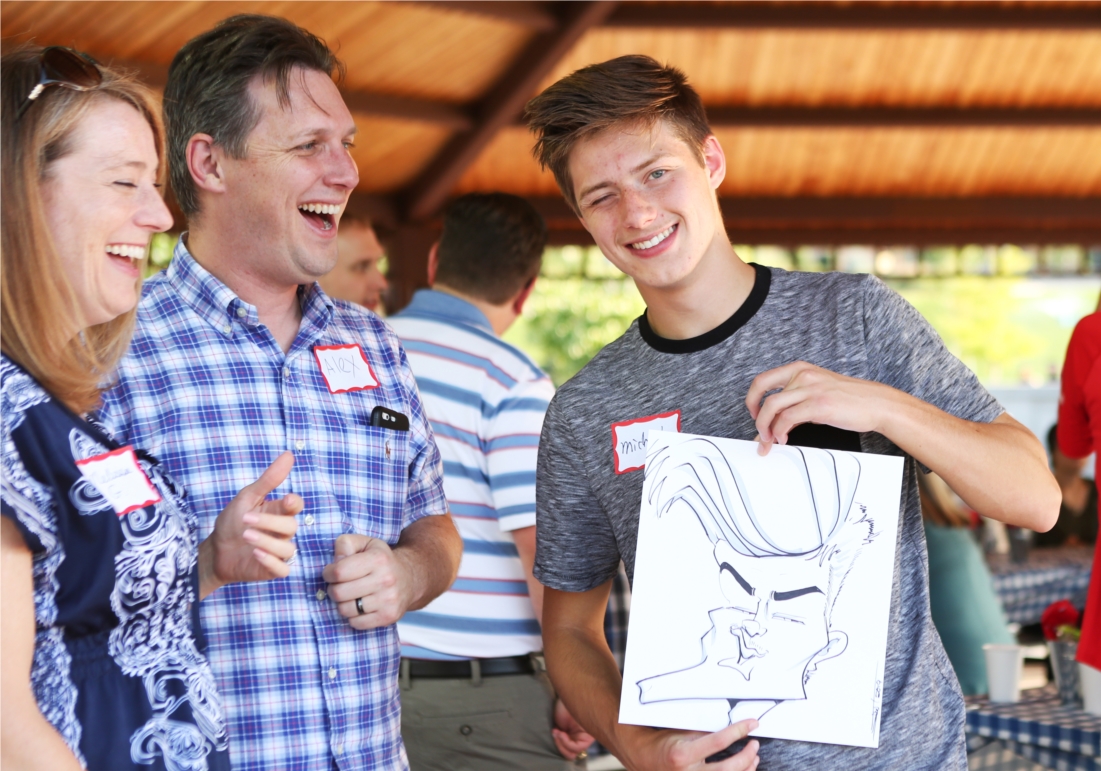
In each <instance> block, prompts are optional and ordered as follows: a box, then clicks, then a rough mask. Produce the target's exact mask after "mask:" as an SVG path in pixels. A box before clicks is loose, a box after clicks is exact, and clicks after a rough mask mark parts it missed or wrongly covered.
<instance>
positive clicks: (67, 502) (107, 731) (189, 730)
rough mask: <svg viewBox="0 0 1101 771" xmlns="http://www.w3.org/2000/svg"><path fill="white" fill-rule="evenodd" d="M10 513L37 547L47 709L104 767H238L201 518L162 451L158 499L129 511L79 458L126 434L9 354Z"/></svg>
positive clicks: (2, 379)
mask: <svg viewBox="0 0 1101 771" xmlns="http://www.w3.org/2000/svg"><path fill="white" fill-rule="evenodd" d="M0 413H2V415H0V427H2V441H3V450H2V456H3V474H2V478H0V479H2V491H0V513H2V514H3V516H4V517H7V518H8V519H10V520H11V521H12V522H14V523H15V525H16V526H17V527H18V529H19V531H20V532H21V533H22V535H23V538H24V540H25V541H26V543H27V547H28V548H29V549H30V550H31V553H32V555H33V574H34V609H35V618H36V633H35V647H34V661H33V664H32V666H31V686H32V689H33V691H34V694H35V697H36V698H37V700H38V706H39V709H41V711H42V714H43V715H44V716H45V717H46V719H47V720H48V721H49V722H50V723H51V724H52V725H53V726H54V727H55V728H56V729H57V730H58V732H59V733H60V734H61V736H62V737H63V738H64V739H65V741H66V742H67V743H68V745H69V747H70V748H71V749H72V750H73V752H74V753H75V754H76V756H77V758H78V759H80V760H81V762H82V763H83V764H84V765H85V767H86V768H89V769H93V770H94V771H123V770H125V769H141V770H142V771H144V770H145V769H165V770H166V771H167V770H169V769H171V770H172V771H177V770H179V771H202V770H205V769H211V770H213V769H220V770H221V769H229V753H228V736H227V733H226V722H225V715H224V712H223V709H222V701H221V697H220V696H219V695H218V691H217V688H216V687H215V684H214V676H213V673H212V672H211V670H210V665H209V664H208V663H207V660H206V657H205V656H204V655H203V652H202V651H203V649H204V648H205V643H204V641H203V639H202V631H201V628H200V626H199V614H198V597H199V586H198V570H197V569H196V560H197V555H198V547H197V545H196V521H195V517H194V515H193V514H192V513H191V511H190V509H189V508H188V507H187V505H186V504H185V503H184V500H183V491H182V490H181V489H180V488H179V487H178V486H177V485H176V484H175V483H174V482H173V481H172V480H171V479H170V478H169V477H168V476H167V475H166V474H165V473H164V472H163V471H161V469H160V468H159V466H158V464H157V462H156V460H155V459H154V458H152V457H149V456H147V455H144V454H143V453H141V452H140V451H139V452H138V453H137V458H138V465H139V467H140V468H141V470H142V471H144V473H145V475H146V476H147V477H148V479H149V481H150V482H151V483H152V485H153V487H154V488H155V489H156V490H157V492H158V493H159V495H160V498H161V500H160V502H158V503H154V504H151V505H148V506H145V507H143V508H135V509H134V510H133V511H130V512H128V513H125V514H123V515H121V516H119V515H117V514H116V509H115V507H113V506H112V505H111V504H110V503H109V502H108V500H107V498H106V497H105V496H104V495H103V494H102V493H101V492H100V490H99V489H98V488H96V487H95V485H93V484H92V483H91V481H90V480H89V479H88V478H87V477H86V476H85V475H84V474H83V473H82V471H81V469H80V467H79V466H78V465H77V461H82V460H87V459H89V458H95V457H97V456H102V455H104V454H105V453H108V452H111V451H112V450H116V449H119V445H118V443H117V442H115V441H114V440H113V439H112V438H111V437H110V436H108V435H107V434H106V433H105V432H104V430H103V429H102V428H101V427H99V426H98V425H96V424H94V423H89V422H86V421H84V420H82V419H81V418H79V417H77V416H76V415H74V414H73V413H72V412H71V411H70V410H69V409H68V408H67V407H65V405H63V404H62V403H60V402H58V401H57V400H55V399H53V398H52V397H51V396H50V394H49V393H47V392H46V391H45V390H43V388H42V387H41V386H40V385H39V384H38V382H37V381H36V380H34V379H33V378H32V377H30V375H28V374H27V373H26V372H24V371H23V370H22V369H21V368H20V367H19V366H17V365H16V364H14V363H13V362H12V361H10V360H9V359H8V358H7V357H6V356H3V357H2V358H0Z"/></svg>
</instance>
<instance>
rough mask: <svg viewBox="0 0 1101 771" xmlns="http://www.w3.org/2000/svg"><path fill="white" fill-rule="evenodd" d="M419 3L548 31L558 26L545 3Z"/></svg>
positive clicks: (436, 0) (453, 0)
mask: <svg viewBox="0 0 1101 771" xmlns="http://www.w3.org/2000/svg"><path fill="white" fill-rule="evenodd" d="M419 2H420V4H421V5H432V6H436V7H437V8H446V9H447V10H449V11H459V12H460V13H468V14H471V15H474V16H484V17H486V18H489V19H494V20H497V21H505V22H509V23H510V24H516V25H519V26H521V27H527V28H529V29H534V30H539V31H540V32H550V31H551V30H553V29H556V28H557V27H558V19H557V18H556V17H555V15H554V14H553V13H551V12H550V11H549V10H548V8H547V4H546V3H540V2H525V1H524V0H511V2H496V1H495V2H476V1H475V0H471V1H469V2H468V0H419Z"/></svg>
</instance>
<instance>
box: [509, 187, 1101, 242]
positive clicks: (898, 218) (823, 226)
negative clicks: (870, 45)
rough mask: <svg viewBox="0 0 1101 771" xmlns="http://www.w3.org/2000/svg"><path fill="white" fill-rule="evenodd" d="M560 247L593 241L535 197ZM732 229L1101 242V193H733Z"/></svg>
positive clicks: (743, 233)
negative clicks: (1049, 195)
mask: <svg viewBox="0 0 1101 771" xmlns="http://www.w3.org/2000/svg"><path fill="white" fill-rule="evenodd" d="M528 200H529V201H531V202H532V204H533V205H534V206H535V207H536V209H538V210H539V212H540V213H541V214H542V215H543V217H544V218H545V219H546V220H547V222H548V229H549V230H550V232H551V236H550V240H551V243H552V244H556V245H565V244H591V243H592V238H591V237H590V236H589V234H588V233H586V232H585V231H584V230H583V229H582V227H581V224H580V223H579V222H578V220H577V218H576V216H574V214H573V212H572V211H571V210H570V209H569V207H568V206H567V205H566V202H565V201H564V200H562V199H561V198H560V197H552V196H546V197H540V198H529V199H528ZM720 206H721V207H722V212H723V221H724V223H725V225H726V229H727V233H728V234H729V236H730V238H731V240H732V241H734V242H736V243H749V244H785V245H801V244H818V245H843V244H910V243H912V244H915V245H922V246H929V245H936V244H960V243H994V244H1002V243H1019V244H1068V243H1070V244H1075V243H1083V244H1096V243H1101V198H1096V197H1090V198H1047V197H1044V198H1039V197H1002V196H989V197H979V198H949V197H938V198H906V197H822V198H819V197H810V196H806V197H792V198H788V197H782V196H779V197H725V198H720Z"/></svg>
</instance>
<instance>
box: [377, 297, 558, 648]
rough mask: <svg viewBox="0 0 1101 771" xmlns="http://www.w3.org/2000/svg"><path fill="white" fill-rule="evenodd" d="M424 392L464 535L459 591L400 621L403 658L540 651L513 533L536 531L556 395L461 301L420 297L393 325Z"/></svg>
mask: <svg viewBox="0 0 1101 771" xmlns="http://www.w3.org/2000/svg"><path fill="white" fill-rule="evenodd" d="M388 322H389V323H390V325H391V326H392V327H393V329H394V331H395V332H397V333H398V337H400V338H401V341H402V345H403V346H404V347H405V352H406V354H407V355H408V357H409V363H410V365H411V367H412V369H413V374H414V376H415V377H416V380H417V386H418V387H419V388H420V392H421V397H422V400H423V403H424V407H425V410H426V412H427V413H428V418H429V421H430V422H431V424H432V428H433V430H434V431H435V434H436V443H437V444H438V445H439V448H440V455H441V456H442V457H443V469H444V482H443V486H444V492H445V493H446V495H447V502H448V505H449V507H450V509H451V514H452V515H453V516H454V518H455V524H456V526H457V527H458V529H459V533H460V534H461V535H462V537H463V559H462V564H461V565H460V567H459V577H458V578H457V579H456V580H455V583H454V585H452V587H451V589H449V590H448V591H447V592H445V593H444V594H442V595H440V596H439V597H437V598H436V599H435V600H433V601H432V603H431V604H429V605H428V606H427V607H425V608H424V609H423V610H416V611H410V612H409V613H406V614H405V616H404V617H403V618H402V620H401V621H400V622H399V623H398V633H399V635H400V636H401V642H402V655H403V656H408V657H411V658H428V659H466V658H494V657H498V656H516V655H522V654H525V653H529V652H531V651H537V650H541V649H542V647H543V643H542V637H541V635H540V630H539V624H538V622H537V621H536V620H535V614H534V611H533V610H532V606H531V600H530V599H529V597H528V587H527V582H526V581H525V579H524V569H523V566H522V565H521V563H520V557H519V555H518V553H517V551H516V544H515V542H514V541H513V539H512V535H511V531H513V530H517V529H519V528H522V527H531V526H533V525H534V524H535V462H536V456H537V454H538V449H539V433H540V431H541V430H542V427H543V415H544V413H545V412H546V410H547V405H548V404H549V403H550V400H551V397H553V396H554V386H553V384H552V383H551V381H550V378H549V377H547V375H546V374H545V373H544V372H543V371H542V370H540V369H539V367H538V366H536V365H535V364H534V363H533V362H532V361H531V359H529V358H528V357H527V356H525V355H524V354H523V353H522V352H521V351H520V350H518V349H517V348H515V347H514V346H511V345H509V344H508V343H506V342H504V341H502V340H501V339H500V338H499V337H497V335H496V334H495V333H494V332H493V328H492V326H490V323H489V320H488V319H487V318H486V317H485V314H483V313H482V312H481V311H479V310H478V309H477V308H475V307H474V306H473V305H471V304H470V303H468V302H466V301H465V300H461V299H459V298H458V297H455V296H454V295H450V294H446V293H444V292H437V291H433V290H430V289H424V290H421V291H419V292H417V293H416V294H415V295H414V296H413V301H412V302H411V303H410V304H409V306H408V307H407V308H406V309H405V310H404V311H402V312H401V313H399V314H397V315H396V316H392V317H391V318H390V319H388Z"/></svg>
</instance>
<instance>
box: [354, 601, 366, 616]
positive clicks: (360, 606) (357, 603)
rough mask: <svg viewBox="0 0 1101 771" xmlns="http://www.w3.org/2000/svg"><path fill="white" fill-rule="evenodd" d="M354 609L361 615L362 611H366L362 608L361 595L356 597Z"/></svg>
mask: <svg viewBox="0 0 1101 771" xmlns="http://www.w3.org/2000/svg"><path fill="white" fill-rule="evenodd" d="M356 611H357V612H358V613H359V615H361V616H362V615H363V614H364V613H366V612H367V611H365V610H364V609H363V598H362V597H356Z"/></svg>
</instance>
